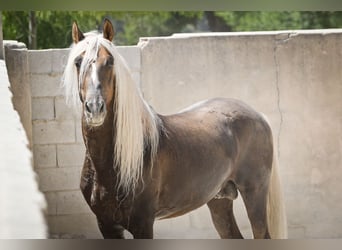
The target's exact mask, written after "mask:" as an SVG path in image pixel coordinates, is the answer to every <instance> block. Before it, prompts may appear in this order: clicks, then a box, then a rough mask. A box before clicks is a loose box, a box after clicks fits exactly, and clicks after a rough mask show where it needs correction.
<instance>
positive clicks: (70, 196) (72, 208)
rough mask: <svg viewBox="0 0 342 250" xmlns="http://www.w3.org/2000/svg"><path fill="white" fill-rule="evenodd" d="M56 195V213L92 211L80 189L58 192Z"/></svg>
mask: <svg viewBox="0 0 342 250" xmlns="http://www.w3.org/2000/svg"><path fill="white" fill-rule="evenodd" d="M56 196H57V200H56V203H57V214H58V215H66V214H83V213H85V214H86V213H92V211H91V210H90V208H89V206H88V204H87V202H86V201H85V199H84V198H83V195H82V193H81V191H80V190H77V191H67V192H58V193H56Z"/></svg>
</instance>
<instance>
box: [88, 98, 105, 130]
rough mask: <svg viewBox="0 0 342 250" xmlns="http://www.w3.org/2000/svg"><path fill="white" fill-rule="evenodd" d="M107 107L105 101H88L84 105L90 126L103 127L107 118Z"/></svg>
mask: <svg viewBox="0 0 342 250" xmlns="http://www.w3.org/2000/svg"><path fill="white" fill-rule="evenodd" d="M106 112H107V111H106V105H105V102H104V100H103V99H92V100H87V101H85V103H84V115H85V117H86V122H87V124H88V125H90V126H93V127H97V126H101V125H102V124H103V122H104V119H105V117H106Z"/></svg>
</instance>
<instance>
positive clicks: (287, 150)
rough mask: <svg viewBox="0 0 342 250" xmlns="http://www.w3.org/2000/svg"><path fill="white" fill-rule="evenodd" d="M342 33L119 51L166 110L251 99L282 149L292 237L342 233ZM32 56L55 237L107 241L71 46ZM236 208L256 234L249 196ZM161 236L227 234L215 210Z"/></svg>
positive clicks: (38, 164) (167, 43)
mask: <svg viewBox="0 0 342 250" xmlns="http://www.w3.org/2000/svg"><path fill="white" fill-rule="evenodd" d="M341 38H342V31H341V30H336V31H331V30H330V31H327V30H324V31H310V32H303V31H301V32H297V31H296V32H266V33H265V32H264V33H230V34H229V33H228V34H227V33H225V34H191V35H187V34H185V35H184V34H183V35H174V36H172V37H161V38H142V39H141V42H140V44H139V45H138V46H132V47H119V50H120V52H121V53H122V55H123V56H124V57H125V58H126V59H127V60H128V63H129V65H130V66H131V68H132V71H133V74H134V77H135V79H136V80H137V81H138V82H140V83H141V86H142V90H143V92H144V95H145V98H146V99H147V100H148V102H149V103H150V104H151V105H152V106H153V107H154V108H155V109H156V110H157V111H158V112H160V113H163V114H169V113H173V112H176V111H178V110H180V109H182V108H184V107H186V106H187V105H190V104H192V103H194V102H196V101H199V100H202V99H207V98H211V97H216V96H224V97H234V98H237V99H241V100H243V101H245V102H247V103H248V104H250V105H251V106H253V107H254V108H255V109H257V110H259V111H260V112H263V113H265V114H266V115H267V116H268V117H269V119H270V122H271V125H272V128H273V132H274V137H275V141H276V142H277V145H278V146H277V149H278V151H279V156H280V157H279V158H280V160H279V161H280V172H281V178H282V181H283V186H284V194H285V199H286V206H287V213H288V220H289V235H290V237H291V238H304V237H307V238H331V237H342V224H341V223H342V221H341V220H340V211H341V206H342V202H341V196H340V195H339V192H338V190H340V189H341V185H340V183H341V179H342V174H341V172H342V170H341V168H340V166H341V163H342V159H341V155H342V154H341V148H342V147H341V143H342V141H341V138H340V136H339V135H340V133H341V126H342V125H341V124H342V122H341V119H342V115H341V110H342V109H341V101H340V99H341V94H342V91H341V90H342V89H341V88H342V84H341V73H340V66H341V63H342V62H341V60H342V59H341V48H342V46H341V44H340V41H341ZM22 53H27V74H26V79H27V83H29V86H30V96H31V98H30V100H31V110H32V113H31V114H30V115H31V118H30V121H31V122H30V124H31V127H32V128H31V130H32V131H31V133H32V147H33V154H34V166H35V170H36V171H37V173H38V175H39V185H40V189H41V190H42V191H43V192H44V194H45V197H46V199H47V202H48V216H47V220H48V224H49V230H50V234H51V237H56V238H59V237H63V238H67V237H73V238H77V237H80V238H81V237H88V238H98V237H100V233H99V231H98V229H97V225H96V221H95V217H94V216H93V215H92V214H91V212H90V210H89V208H88V207H87V206H86V204H85V202H84V200H83V198H82V197H81V194H80V191H79V187H78V186H79V178H80V170H81V166H82V161H83V156H84V146H83V142H82V139H81V131H80V121H79V117H77V116H76V117H75V116H73V115H72V112H71V110H69V109H68V108H67V107H66V106H65V104H64V103H65V102H64V97H63V95H62V91H61V89H60V78H61V74H62V71H63V66H64V65H65V62H66V59H67V53H68V49H62V50H42V51H30V50H29V51H26V52H25V51H22ZM17 56H18V55H17ZM18 71H20V70H18ZM26 109H27V108H26ZM23 110H25V109H23ZM23 112H24V111H23ZM24 115H25V114H24ZM27 127H29V125H27ZM235 211H236V214H237V217H238V224H239V225H240V226H241V228H242V231H243V233H244V235H245V236H247V237H251V232H250V229H249V224H248V220H247V216H246V212H245V210H244V208H243V205H242V202H241V200H238V201H237V205H236V206H235ZM155 236H156V238H217V237H218V235H217V233H216V232H215V230H214V228H213V225H212V223H211V221H210V217H209V213H208V209H207V208H206V207H202V208H200V209H199V210H197V211H195V212H192V213H190V214H188V215H185V216H182V217H179V218H176V219H172V220H165V221H161V222H156V224H155Z"/></svg>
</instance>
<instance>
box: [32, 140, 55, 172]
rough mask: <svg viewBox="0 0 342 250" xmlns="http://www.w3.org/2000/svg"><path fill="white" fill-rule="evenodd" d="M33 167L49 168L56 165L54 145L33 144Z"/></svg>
mask: <svg viewBox="0 0 342 250" xmlns="http://www.w3.org/2000/svg"><path fill="white" fill-rule="evenodd" d="M33 156H34V167H35V168H51V167H56V166H57V160H56V159H57V154H56V145H34V147H33Z"/></svg>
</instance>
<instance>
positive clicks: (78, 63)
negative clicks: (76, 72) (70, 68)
mask: <svg viewBox="0 0 342 250" xmlns="http://www.w3.org/2000/svg"><path fill="white" fill-rule="evenodd" d="M82 60H83V57H82V56H78V57H76V58H75V61H74V62H75V65H76V67H77V68H78V69H79V68H80V67H81V64H82Z"/></svg>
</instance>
